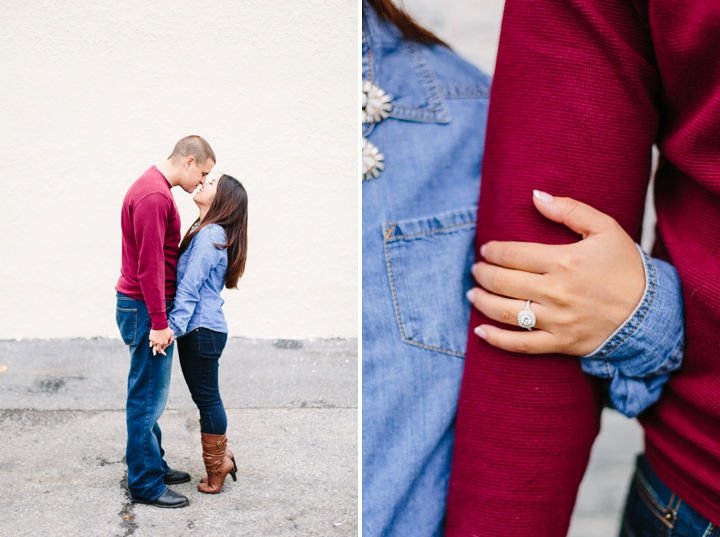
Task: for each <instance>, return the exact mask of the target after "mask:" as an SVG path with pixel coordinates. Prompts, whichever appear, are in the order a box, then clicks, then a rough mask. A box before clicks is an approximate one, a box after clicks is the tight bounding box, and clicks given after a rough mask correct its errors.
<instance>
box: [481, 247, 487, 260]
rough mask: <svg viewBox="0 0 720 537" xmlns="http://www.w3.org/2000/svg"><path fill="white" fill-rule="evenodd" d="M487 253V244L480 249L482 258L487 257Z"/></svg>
mask: <svg viewBox="0 0 720 537" xmlns="http://www.w3.org/2000/svg"><path fill="white" fill-rule="evenodd" d="M486 251H487V244H483V245H482V246H481V247H480V256H481V257H485V252H486Z"/></svg>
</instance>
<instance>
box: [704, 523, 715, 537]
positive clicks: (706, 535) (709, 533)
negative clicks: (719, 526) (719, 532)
mask: <svg viewBox="0 0 720 537" xmlns="http://www.w3.org/2000/svg"><path fill="white" fill-rule="evenodd" d="M713 533H715V526H713V523H712V522H710V525H709V526H708V527H707V528H706V529H705V533H703V535H702V537H711V536H712V534H713Z"/></svg>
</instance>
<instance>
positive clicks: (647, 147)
mask: <svg viewBox="0 0 720 537" xmlns="http://www.w3.org/2000/svg"><path fill="white" fill-rule="evenodd" d="M645 28H646V27H645V25H644V24H643V23H642V22H641V17H640V16H639V15H638V13H637V12H636V11H635V9H634V7H633V4H632V2H631V1H629V0H628V1H621V0H564V1H560V0H554V1H548V0H542V1H540V0H507V2H506V7H505V14H504V19H503V26H502V32H501V38H500V48H499V54H498V60H497V66H496V72H495V78H494V82H493V88H492V93H491V97H490V111H489V119H488V131H487V143H486V149H485V156H484V164H483V172H482V173H483V176H482V186H481V194H480V203H479V211H478V224H477V243H476V244H477V247H478V248H479V247H480V246H481V245H482V244H484V243H485V242H487V241H490V240H505V241H507V240H512V241H532V242H540V243H547V244H549V243H553V244H561V243H569V242H573V241H576V240H579V237H578V236H576V235H574V234H573V233H572V232H570V231H569V230H568V229H567V228H565V227H563V226H561V225H559V224H554V223H552V222H550V221H548V220H546V219H544V218H543V217H542V216H541V215H540V214H539V213H538V212H537V210H536V209H535V207H534V205H533V203H532V199H531V198H532V190H533V189H539V190H543V191H545V192H548V193H550V194H552V195H555V196H571V197H573V198H575V199H578V200H580V201H583V202H585V203H588V204H590V205H592V206H593V207H595V208H597V209H599V210H601V211H603V212H606V213H608V214H610V215H612V216H613V217H615V218H616V219H617V220H618V222H619V223H620V224H621V225H622V226H623V227H624V229H625V230H626V231H627V232H628V233H630V235H632V236H634V237H636V238H637V237H638V234H639V233H640V230H641V224H642V213H643V206H644V199H645V194H646V189H647V183H648V178H649V173H650V160H651V147H652V143H653V140H654V138H655V135H656V131H657V127H658V114H657V111H656V110H655V108H654V106H653V102H654V99H655V96H656V94H657V92H658V85H659V81H658V75H657V71H656V69H655V67H654V57H653V53H652V45H651V40H650V36H649V34H648V32H647V31H646V29H645ZM608 270H612V267H608ZM490 322H492V321H489V319H487V318H485V317H483V316H482V315H481V314H480V313H478V312H477V311H473V314H472V318H471V327H470V328H471V331H470V334H469V343H468V351H467V358H466V364H465V374H464V378H463V383H462V388H461V394H460V402H459V410H458V418H457V428H456V433H455V451H454V456H453V468H452V474H451V481H450V490H449V498H448V511H447V521H446V535H447V536H449V537H456V536H470V535H482V536H483V537H489V536H500V535H502V536H505V535H507V536H517V535H522V536H524V537H530V536H547V537H558V536H562V535H565V534H566V532H567V529H568V525H569V521H570V516H571V514H572V509H573V506H574V503H575V497H576V494H577V489H578V486H579V484H580V481H581V480H582V476H583V473H584V471H585V468H586V466H587V462H588V458H589V453H590V449H591V446H592V443H593V441H594V439H595V436H596V435H597V432H598V430H599V416H600V411H601V408H602V401H601V397H600V393H599V390H598V389H597V388H598V387H597V385H596V384H595V381H593V380H592V379H591V378H590V377H588V376H586V375H584V374H583V373H582V372H581V369H580V364H579V362H578V360H577V359H576V358H573V357H569V356H560V355H552V356H547V355H546V356H537V355H519V354H513V353H508V352H505V351H502V350H499V349H497V348H494V347H491V346H490V345H488V344H487V343H485V342H484V341H482V340H481V339H479V338H478V337H477V336H475V335H474V334H473V333H472V328H474V327H476V326H478V325H479V324H481V323H490ZM494 324H497V323H494Z"/></svg>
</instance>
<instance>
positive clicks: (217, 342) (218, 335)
mask: <svg viewBox="0 0 720 537" xmlns="http://www.w3.org/2000/svg"><path fill="white" fill-rule="evenodd" d="M208 332H209V333H210V338H211V339H212V345H213V350H214V351H215V354H217V355H218V357H220V355H221V354H222V352H223V350H224V349H225V343H226V342H227V334H225V333H223V332H215V331H214V330H209V331H208Z"/></svg>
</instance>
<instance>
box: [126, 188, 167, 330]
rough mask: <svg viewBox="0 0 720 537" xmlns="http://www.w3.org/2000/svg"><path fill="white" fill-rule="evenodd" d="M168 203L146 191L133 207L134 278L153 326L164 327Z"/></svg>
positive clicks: (159, 196)
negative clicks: (135, 256)
mask: <svg viewBox="0 0 720 537" xmlns="http://www.w3.org/2000/svg"><path fill="white" fill-rule="evenodd" d="M171 209H172V207H171V205H170V201H169V200H168V199H167V197H166V196H163V195H162V194H159V193H156V194H150V195H148V196H145V197H144V198H143V199H142V200H140V201H139V202H138V203H137V204H136V205H135V208H134V211H133V228H134V230H135V244H137V245H138V274H137V277H138V281H139V282H140V288H141V289H142V294H143V298H144V300H145V304H147V308H148V313H149V314H150V325H151V328H152V329H153V330H164V329H165V328H167V327H168V324H167V314H166V312H165V251H164V242H165V231H166V229H167V223H168V217H169V215H170V211H171Z"/></svg>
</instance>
